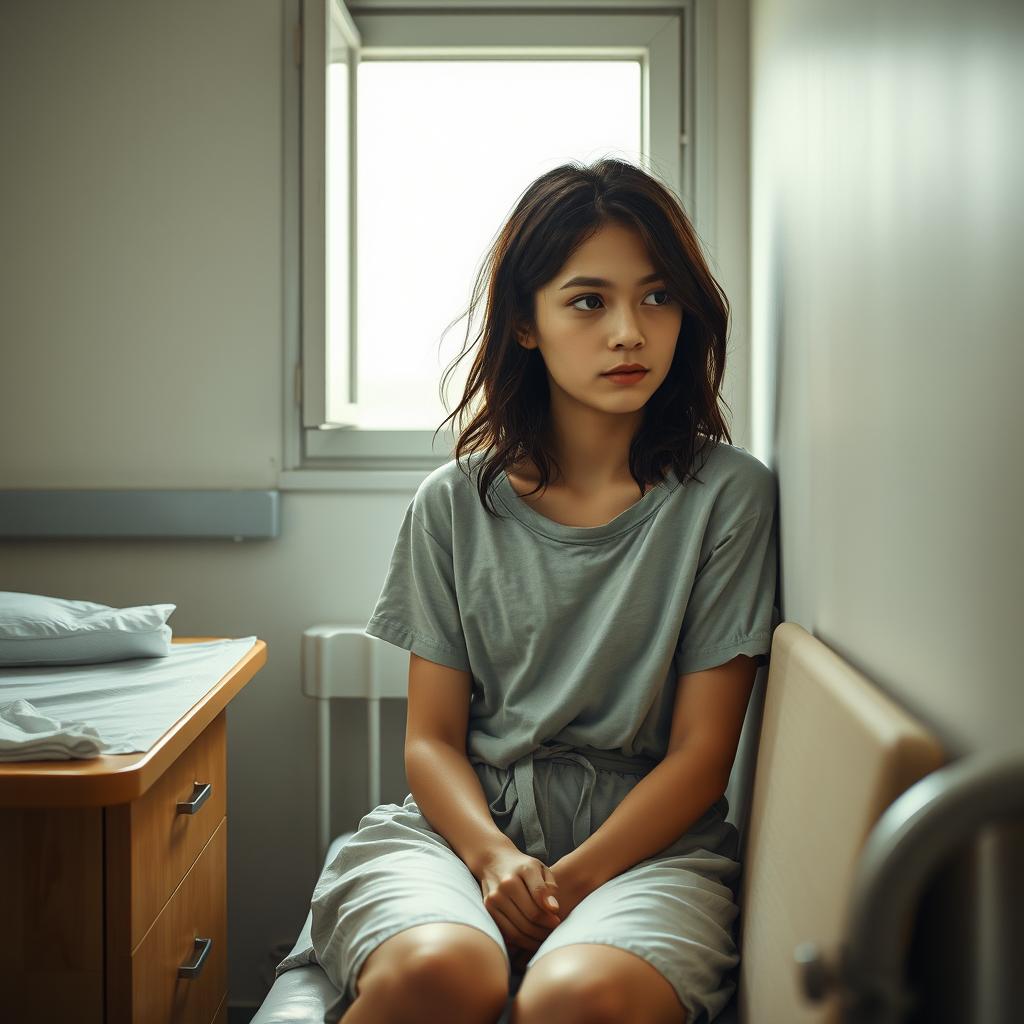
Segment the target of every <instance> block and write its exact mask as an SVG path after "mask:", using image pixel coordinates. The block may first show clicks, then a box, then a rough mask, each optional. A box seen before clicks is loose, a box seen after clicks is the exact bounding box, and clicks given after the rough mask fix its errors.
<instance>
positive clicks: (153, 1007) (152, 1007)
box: [131, 818, 228, 1024]
mask: <svg viewBox="0 0 1024 1024" xmlns="http://www.w3.org/2000/svg"><path fill="white" fill-rule="evenodd" d="M227 831H228V823H227V818H222V819H221V821H220V823H219V825H218V827H217V830H216V831H215V832H214V833H213V837H212V838H211V839H210V842H209V843H208V844H207V846H206V847H205V849H204V850H203V851H202V853H200V855H199V859H198V860H197V861H196V862H195V863H194V864H193V865H192V867H191V869H190V870H189V872H188V874H187V875H186V876H185V878H184V879H183V880H182V882H181V884H180V885H179V886H178V888H177V889H176V890H175V891H174V895H173V896H172V897H171V899H170V902H168V904H167V905H166V906H165V907H164V908H163V910H162V911H161V912H160V916H159V917H158V918H157V919H156V921H154V922H153V927H152V928H151V929H150V930H149V932H148V933H147V935H146V937H145V938H144V939H143V940H142V942H141V943H140V945H139V947H138V949H136V950H135V952H134V953H133V954H132V970H131V976H132V982H131V992H132V996H131V999H132V1008H131V1020H133V1021H140V1022H141V1021H145V1024H210V1022H211V1021H212V1020H213V1019H214V1016H215V1014H216V1013H217V1011H218V1010H219V1008H220V1006H221V1003H222V1002H223V1001H224V997H225V995H226V993H227V987H228V963H227V955H226V942H227V866H228V865H227ZM197 940H202V941H200V942H197ZM204 948H206V954H205V956H204V957H203V959H202V963H201V964H199V965H198V967H197V968H195V974H194V976H191V977H181V975H180V972H179V968H182V967H188V966H189V965H192V964H194V963H195V961H196V960H197V958H198V957H199V956H200V955H201V954H202V952H203V949H204Z"/></svg>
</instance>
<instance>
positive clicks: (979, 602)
mask: <svg viewBox="0 0 1024 1024" xmlns="http://www.w3.org/2000/svg"><path fill="white" fill-rule="evenodd" d="M893 6H894V5H893ZM826 10H827V12H828V16H827V17H826V16H825V12H826ZM971 10H972V11H973V13H971V14H970V19H971V20H970V21H967V20H966V19H967V17H968V15H967V14H965V13H964V12H963V11H961V10H960V9H959V8H958V7H956V6H955V5H954V4H953V3H952V2H949V0H946V2H943V3H941V4H933V5H931V7H930V12H931V13H930V14H929V18H928V22H927V24H926V25H918V24H914V23H912V22H910V21H908V20H907V19H908V18H909V15H908V14H906V13H904V14H900V13H899V11H897V10H894V9H893V7H891V6H890V5H888V4H883V3H874V4H868V5H863V4H862V5H837V4H830V5H828V6H827V8H826V7H825V6H824V5H820V4H818V5H815V4H812V3H810V2H804V3H800V2H797V0H792V2H783V0H766V2H762V0H755V2H754V4H753V5H752V8H751V12H750V13H751V23H750V26H749V27H750V37H749V39H748V35H747V31H748V25H747V14H748V5H747V3H746V2H745V0H728V2H726V0H720V2H719V3H718V4H716V20H717V28H718V34H717V39H716V42H715V51H716V74H715V80H716V83H717V88H718V99H717V109H718V113H719V117H720V121H719V124H718V126H717V136H716V150H717V158H718V167H719V178H718V186H717V197H716V202H717V208H716V237H717V239H718V244H717V247H716V250H715V251H713V252H712V253H711V255H712V261H713V265H714V268H715V270H716V272H717V273H718V275H719V277H720V280H721V281H722V284H723V287H724V288H725V290H726V293H727V294H728V295H729V297H730V300H731V301H732V303H733V334H732V337H731V341H730V359H731V360H732V362H731V364H730V366H729V371H728V377H727V382H726V397H727V399H728V401H729V403H730V405H731V407H732V408H733V410H734V416H733V419H732V424H733V427H734V440H735V441H736V442H737V443H739V444H742V445H744V446H745V447H749V448H750V449H751V450H752V451H754V452H755V454H757V455H759V456H760V457H761V458H762V459H763V460H764V461H765V462H767V463H769V464H770V465H772V466H773V467H774V468H775V469H776V470H777V471H778V473H779V476H780V485H781V513H782V525H781V543H782V589H783V613H784V615H785V617H786V618H788V619H791V620H796V621H799V622H800V623H801V624H802V625H804V626H805V627H806V628H807V629H809V630H811V631H812V632H814V633H815V634H817V635H818V636H819V637H821V638H822V639H823V640H824V641H825V642H827V643H829V644H830V646H832V647H834V648H835V649H836V650H837V651H839V653H841V654H842V655H843V656H844V657H846V658H847V659H848V660H850V661H851V662H852V663H853V664H854V665H856V666H857V667H858V668H860V669H862V670H863V671H865V672H866V673H867V674H868V675H869V676H870V677H871V678H873V679H875V680H876V681H877V682H878V684H879V685H880V686H881V687H882V688H883V689H885V690H886V691H887V692H889V693H891V694H892V695H893V696H895V697H896V699H897V700H899V701H900V702H901V703H902V704H904V705H905V706H907V707H908V708H909V709H910V710H911V711H912V712H913V713H914V714H916V715H917V716H919V717H920V718H921V719H923V720H924V721H925V722H927V723H928V724H929V725H931V727H932V728H934V729H935V731H936V732H937V733H938V734H939V735H940V737H941V738H942V739H943V740H944V741H945V742H946V743H947V744H948V746H949V747H950V750H951V751H952V752H953V753H954V754H961V753H966V752H969V751H971V750H976V749H982V748H988V747H992V746H1010V745H1011V744H1016V745H1017V746H1019V745H1020V742H1021V739H1020V731H1019V724H1018V723H1019V722H1020V721H1021V718H1022V710H1024V709H1022V702H1024V701H1022V697H1021V690H1020V688H1019V687H1018V686H1016V685H1015V684H1016V677H1015V675H1014V673H1013V672H1012V670H1011V669H1012V666H1011V663H1010V645H1011V638H1012V637H1013V635H1014V632H1013V629H1014V627H1015V626H1016V622H1015V621H1014V620H1015V618H1016V616H1015V613H1016V612H1017V611H1019V608H1020V600H1019V587H1017V588H1012V587H1011V584H1012V583H1013V582H1014V577H1015V575H1016V574H1019V569H1020V566H1021V558H1020V554H1021V546H1020V540H1019V536H1018V534H1016V533H1015V532H1014V531H1012V530H1011V525H1012V522H1014V521H1015V520H1016V518H1017V516H1016V509H1017V507H1018V506H1019V504H1020V498H1021V485H1020V474H1019V471H1018V469H1017V462H1018V461H1019V457H1018V456H1017V453H1016V451H1015V444H1014V442H1016V441H1017V439H1018V438H1019V437H1020V433H1021V432H1020V426H1021V423H1020V414H1019V413H1018V412H1016V411H1014V410H1013V409H1012V407H1011V405H1010V398H1011V394H1012V391H1013V390H1015V389H1016V387H1017V386H1018V382H1019V380H1020V379H1021V373H1020V371H1021V369H1022V366H1021V349H1020V347H1019V345H1018V344H1017V341H1018V339H1017V337H1016V334H1017V333H1018V332H1017V329H1016V327H1015V325H1016V324H1017V323H1019V314H1020V306H1021V299H1020V292H1019V290H1016V289H1011V279H1010V274H1011V272H1012V268H1013V265H1014V263H1013V256H1014V253H1013V252H1011V249H1010V241H1011V237H1012V232H1013V231H1014V228H1015V227H1016V228H1017V229H1018V233H1019V224H1020V212H1021V206H1020V200H1019V198H1018V195H1017V193H1016V192H1015V191H1011V180H1013V178H1016V179H1020V178H1021V173H1020V170H1021V168H1020V149H1019V148H1018V149H1016V150H1014V151H1011V149H1010V148H1009V147H1010V146H1013V145H1018V146H1019V143H1017V142H1016V133H1015V132H1014V131H1013V130H1012V129H1013V126H1012V124H1011V112H1010V102H1011V96H1012V95H1013V89H1012V86H1013V84H1014V83H1011V82H1010V77H1011V73H1012V72H1011V61H1010V52H1011V51H1010V48H1011V46H1012V45H1013V44H1014V43H1017V44H1018V45H1019V27H1020V26H1019V23H1018V24H1015V25H1013V26H1010V25H1006V26H1004V28H1003V30H1002V31H999V30H998V29H999V26H997V25H996V24H995V22H996V20H997V19H998V18H1001V19H1002V20H1003V21H1008V20H1009V12H1010V10H1011V5H1010V4H1006V5H1003V6H1001V7H996V6H995V5H993V4H988V5H984V4H978V5H973V7H972V8H971ZM0 19H2V22H0V76H2V77H0V86H2V87H0V127H2V128H3V137H4V139H5V144H6V145H5V153H4V157H3V161H2V164H0V168H2V169H0V174H2V186H3V188H2V193H0V194H2V195H3V203H4V217H3V222H4V231H3V233H2V235H0V259H2V263H3V267H4V273H3V274H2V275H0V344H2V346H3V351H2V355H3V361H2V366H3V373H2V374H0V487H5V488H14V487H17V488H21V487H39V488H46V487H96V488H102V487H183V488H184V487H233V486H234V487H273V486H275V485H276V483H277V473H278V471H279V469H280V465H281V451H282V416H283V408H282V406H283V401H282V395H283V393H284V390H285V389H284V386H283V385H284V381H283V378H282V372H283V371H282V364H283V352H282V331H283V277H284V268H283V264H282V218H283V203H284V197H283V188H282V160H283V153H284V148H283V135H282V129H283V122H282V118H283V111H282V92H283V79H282V75H283V73H284V66H283V59H282V54H283V51H284V48H285V25H284V16H283V13H282V6H281V4H280V3H279V2H278V0H219V2H217V3H212V4H211V3H208V2H200V0H189V2H182V3H179V4H174V5H167V4H158V3H156V2H154V0H145V2H136V3H126V2H122V3H116V2H112V0H108V2H99V0H95V2H92V3H90V4H88V5H85V4H79V3H76V2H73V0H60V2H50V3H46V4H20V5H15V4H13V3H8V4H5V5H4V6H3V8H2V11H0ZM983 23H984V24H985V25H987V30H983ZM1011 30H1016V31H1017V36H1016V37H1014V34H1013V31H1011ZM748 44H749V55H750V59H751V63H750V68H751V77H750V79H749V81H748V60H747V55H748ZM968 44H970V45H968ZM1016 86H1017V91H1018V93H1019V91H1020V90H1019V86H1020V82H1019V80H1018V82H1017V83H1016ZM748 88H749V94H748ZM748 95H749V99H750V106H749V124H748ZM1018 120H1019V119H1018ZM748 128H749V130H750V131H751V132H752V135H751V136H750V139H749V142H750V148H749V150H748ZM748 158H749V161H750V164H751V169H752V174H751V177H750V178H749V179H748V177H747V175H746V170H745V168H746V166H747V162H748ZM1011 164H1013V165H1014V167H1013V168H1012V169H1015V170H1016V171H1017V174H1016V175H1015V176H1013V178H1012V177H1011V173H1010V171H1011ZM748 189H749V192H748ZM748 204H749V205H748ZM748 212H749V216H748ZM748 273H749V275H750V276H749V277H748ZM288 412H289V414H290V410H288ZM411 494H412V491H411V490H410V491H409V492H407V493H401V492H393V493H383V492H380V493H377V492H372V491H358V492H340V491H339V492H329V491H325V492H289V493H286V494H285V495H283V501H282V509H281V521H282V534H281V537H280V538H279V539H277V540H275V541H269V542H259V543H247V544H232V543H221V542H214V541H206V542H198V541H197V542H152V541H131V542H107V541H90V542H83V541H71V540H67V541H45V542H44V541H39V542H31V543H16V544H15V543H0V589H8V590H25V591H32V592H37V593H50V594H58V595H62V596H68V597H78V598H83V599H91V600H97V601H103V602H105V603H109V604H116V605H130V604H137V603H152V602H158V601H171V602H174V603H176V604H177V605H178V610H177V611H176V612H175V613H174V615H173V617H172V619H171V625H172V627H173V628H174V631H175V634H176V635H179V636H187V635H205V636H212V635H223V636H243V635H249V634H256V635H258V636H260V637H261V638H263V639H264V640H266V641H267V644H268V654H269V660H268V664H267V666H266V667H265V668H264V670H263V671H262V672H260V673H259V674H258V675H257V676H256V678H255V680H254V681H253V682H252V683H251V684H250V685H249V686H248V687H247V688H246V689H245V690H243V692H242V694H241V695H240V696H239V697H238V698H237V699H236V700H235V701H234V702H233V704H232V706H231V710H230V712H229V722H228V725H229V738H228V746H229V755H228V760H229V766H228V767H229V794H230V800H229V808H228V817H229V827H230V831H229V892H228V902H229V942H230V994H229V998H230V1001H231V1002H232V1003H234V1004H239V1003H244V1002H256V1001H258V1000H259V998H260V997H261V994H262V979H261V977H260V972H261V970H263V971H266V970H267V967H268V965H269V959H268V957H267V951H268V949H269V948H270V947H271V946H272V945H274V944H275V943H280V942H286V941H287V942H290V941H292V940H293V939H294V937H295V935H296V933H297V931H298V928H299V926H300V924H301V922H302V918H303V917H304V916H305V912H306V909H307V906H308V899H309V894H310V891H311V888H312V885H313V882H314V880H315V878H316V874H317V871H318V867H319V865H318V863H317V860H316V855H315V851H314V836H313V830H314V808H313V800H312V793H313V778H314V776H313V767H314V766H313V762H312V756H311V751H312V745H313V742H314V736H315V710H314V707H313V705H312V702H310V701H308V700H306V699H305V698H303V697H302V696H301V695H300V693H299V680H298V672H299V643H300V636H301V633H302V630H303V629H304V628H305V627H306V626H309V625H312V624H314V623H318V622H342V623H350V624H362V623H365V621H366V618H367V616H368V615H369V612H370V609H371V608H372V606H373V603H374V601H375V599H376V597H377V594H378V592H379V589H380V585H381V583H382V581H383V575H384V571H385V569H386V567H387V562H388V559H389V556H390V552H391V547H392V544H393V542H394V537H395V533H396V531H397V527H398V525H399V523H400V521H401V516H402V512H403V511H404V508H405V506H406V504H407V503H408V500H409V498H410V497H411ZM1015 599H1016V600H1015ZM385 726H386V731H387V736H386V749H385V757H386V760H389V763H390V775H389V776H386V777H385V786H384V791H383V794H382V798H383V799H384V800H399V801H400V800H401V798H402V796H403V795H404V792H405V781H404V778H403V776H402V772H401V763H400V762H401V742H402V730H403V728H404V718H403V705H402V704H401V702H392V703H391V704H390V706H388V707H387V708H386V709H385ZM364 729H365V721H364V718H363V708H362V706H361V705H360V704H359V703H353V704H351V705H342V707H341V708H339V712H338V714H336V716H335V743H336V748H335V749H336V750H338V751H340V752H341V753H340V755H339V758H338V761H339V762H340V763H341V764H342V765H344V766H345V768H344V769H343V770H340V771H339V772H338V773H337V774H336V776H335V778H336V781H339V782H341V783H342V784H341V785H339V787H338V789H339V793H338V805H337V808H336V812H337V813H336V820H335V825H336V828H338V829H341V828H349V827H353V826H354V824H355V823H356V821H357V820H358V818H359V816H360V815H361V814H362V813H364V811H365V810H366V808H365V806H364V803H365V792H366V775H365V769H364V765H365V759H366V747H365V738H364ZM336 763H337V762H336ZM348 766H351V770H348ZM935 1019H939V1018H935Z"/></svg>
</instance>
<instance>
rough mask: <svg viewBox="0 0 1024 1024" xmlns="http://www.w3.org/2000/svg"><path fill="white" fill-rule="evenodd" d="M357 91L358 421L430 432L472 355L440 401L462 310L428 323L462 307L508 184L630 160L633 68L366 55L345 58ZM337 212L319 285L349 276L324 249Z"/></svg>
mask: <svg viewBox="0 0 1024 1024" xmlns="http://www.w3.org/2000/svg"><path fill="white" fill-rule="evenodd" d="M328 83H329V90H330V93H329V96H328V110H329V111H332V112H337V111H343V110H344V109H345V97H344V93H343V91H342V90H343V89H344V80H343V75H338V76H329V79H328ZM357 95H358V100H357V102H358V110H357V132H358V143H357V158H356V159H357V171H356V173H357V195H356V202H357V234H358V238H357V255H356V259H357V268H358V273H357V277H358V293H357V294H358V302H357V316H358V325H357V330H356V337H355V345H356V349H357V358H356V361H357V367H358V376H357V386H358V391H357V399H358V403H359V407H360V415H359V425H360V427H362V428H365V429H376V430H389V429H391V430H418V429H430V430H433V429H434V428H436V427H437V426H438V425H439V424H440V422H441V421H442V420H443V419H444V418H445V416H447V415H448V412H449V411H450V410H451V409H453V408H454V407H455V405H456V404H457V403H458V401H459V399H460V397H461V395H462V389H463V386H464V384H465V379H466V374H467V373H468V370H469V365H470V363H471V362H472V358H473V353H470V354H469V355H467V356H465V357H464V358H463V360H462V362H461V363H460V364H459V366H458V368H457V371H456V373H455V375H453V377H452V378H451V380H450V382H449V385H448V390H447V399H448V409H445V407H444V405H443V404H442V401H441V397H440V393H439V386H440V380H441V375H442V373H443V372H444V369H445V367H446V366H447V365H448V363H449V362H451V360H452V359H453V358H454V357H455V356H456V355H457V354H458V352H459V351H460V350H461V348H462V344H463V341H464V339H465V336H466V328H467V324H466V319H465V317H463V318H462V319H461V320H459V321H458V323H455V324H454V325H453V326H452V327H451V328H450V329H449V330H448V333H447V334H445V335H444V338H443V339H442V333H443V332H444V331H445V328H446V327H448V325H449V324H450V323H451V322H452V321H454V320H455V319H456V318H457V317H459V316H461V315H462V314H463V313H464V312H465V310H466V307H467V305H468V302H469V299H470V294H471V290H472V287H473V281H474V279H475V275H476V273H477V270H478V268H479V266H480V263H481V260H482V259H483V256H484V254H485V252H486V250H487V249H488V247H489V246H490V244H491V242H492V240H493V237H494V235H495V233H496V232H497V231H498V229H499V228H500V226H501V224H502V223H503V221H504V220H505V218H506V217H507V216H508V214H509V213H510V212H511V209H512V206H513V205H514V203H515V201H516V198H517V197H518V196H519V194H520V193H521V192H522V191H523V189H525V188H526V186H527V185H528V184H529V183H530V182H531V181H532V180H533V179H534V178H536V177H537V176H538V175H539V174H542V173H543V172H544V171H545V170H549V169H550V168H552V167H555V166H557V165H558V164H561V163H564V162H566V161H567V160H582V161H586V162H590V161H592V160H595V159H597V158H599V157H602V156H617V157H619V158H621V159H625V160H629V161H632V162H639V161H640V159H641V152H640V147H641V117H640V115H641V95H640V64H639V62H637V61H634V60H594V61H575V60H574V61H559V60H545V61H535V60H500V61H484V60H481V61H474V60H469V61H445V60H438V61H427V60H410V61H385V60H381V61H377V60H368V61H365V62H363V63H361V64H360V65H359V67H358V88H357ZM331 116H332V117H333V116H335V115H334V114H333V113H332V115H331ZM338 116H340V115H338ZM329 120H330V118H329ZM328 132H329V134H330V127H328ZM342 135H343V133H342V132H340V131H339V132H337V134H336V135H335V136H334V137H336V138H337V137H340V136H342ZM347 159H348V157H347V153H346V152H345V151H344V150H343V149H335V148H334V147H333V146H332V147H329V150H328V172H327V173H328V196H330V194H331V193H333V194H334V196H343V195H345V194H346V190H347V176H346V174H345V171H346V167H345V166H344V165H345V163H346V161H347ZM336 205H337V204H334V205H332V204H331V203H330V202H329V203H328V208H329V210H331V211H334V210H335V208H336ZM337 217H338V219H337V225H338V230H337V233H336V238H337V243H336V244H335V243H332V238H333V237H335V231H334V230H333V227H334V225H335V223H336V221H335V217H334V216H332V215H331V214H329V216H328V238H327V262H328V267H329V268H330V270H329V273H328V283H329V284H328V287H329V291H333V290H334V288H335V287H340V286H339V285H336V284H334V283H333V282H334V281H336V280H339V279H337V278H336V277H335V274H336V273H344V274H347V273H348V269H347V268H348V264H347V260H346V259H345V257H344V255H343V254H342V253H340V252H338V251H336V250H338V249H341V248H343V247H344V245H345V242H344V237H345V232H344V221H343V211H342V210H337ZM328 309H329V311H330V316H329V321H328V322H329V330H328V338H329V341H328V346H329V349H330V348H333V347H336V343H335V342H334V341H332V340H331V339H332V338H333V337H334V336H335V335H338V336H339V337H344V334H338V331H336V330H335V329H333V328H332V326H330V325H331V324H332V322H335V321H337V319H338V317H339V308H338V307H337V306H334V305H332V303H331V299H330V296H328ZM341 309H342V310H343V312H344V315H345V316H347V310H345V309H344V307H341ZM482 314H483V309H482V308H480V309H479V310H478V320H479V316H482ZM478 328H479V322H478V321H477V322H475V323H474V324H473V325H472V331H471V333H470V339H471V340H472V338H473V337H474V335H475V334H476V331H477V330H478ZM342 351H343V349H342ZM338 363H339V358H338V353H337V352H336V353H333V354H332V353H331V351H328V357H327V365H328V372H329V373H330V374H331V383H332V384H337V383H338V380H339V377H338V374H344V372H345V371H344V369H343V368H341V367H339V366H338ZM451 426H452V425H449V427H451Z"/></svg>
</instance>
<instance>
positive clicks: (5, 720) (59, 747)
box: [0, 700, 109, 761]
mask: <svg viewBox="0 0 1024 1024" xmlns="http://www.w3.org/2000/svg"><path fill="white" fill-rule="evenodd" d="M108 746H109V744H108V743H107V742H106V741H105V740H104V739H103V737H102V736H100V734H99V733H98V732H97V731H96V729H94V728H93V727H92V726H91V725H87V724H86V723H85V722H62V721H60V720H58V719H56V718H48V717H47V716H46V715H44V714H42V712H40V711H39V709H38V708H35V707H33V706H32V705H31V704H30V703H29V702H28V701H27V700H15V701H11V702H10V703H9V704H3V705H0V761H66V760H69V759H71V758H87V757H99V755H100V754H102V753H103V751H104V750H105V749H106V748H107V747H108Z"/></svg>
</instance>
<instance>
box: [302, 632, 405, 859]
mask: <svg viewBox="0 0 1024 1024" xmlns="http://www.w3.org/2000/svg"><path fill="white" fill-rule="evenodd" d="M302 692H303V693H304V694H305V695H306V696H307V697H313V698H314V699H316V700H317V701H319V703H318V705H317V742H316V765H317V830H316V841H317V863H318V864H319V863H323V859H324V856H325V854H326V853H327V847H328V846H329V845H330V842H331V839H332V836H331V834H330V831H331V749H330V743H331V705H330V701H331V700H332V699H333V698H334V697H362V698H364V699H365V700H366V702H367V728H368V732H369V735H368V736H367V746H368V750H369V764H368V768H369V771H368V777H369V780H370V781H369V793H368V794H367V796H368V800H369V804H368V806H367V811H370V810H372V809H373V808H374V807H376V806H377V805H378V804H379V803H380V802H381V799H380V788H381V770H380V768H381V766H380V748H381V733H380V701H381V698H383V697H401V698H403V699H405V698H406V697H407V696H408V692H409V652H408V651H403V650H402V649H401V648H400V647H396V646H395V645H394V644H389V643H387V642H385V641H384V640H378V639H377V638H376V637H373V636H369V635H368V634H366V633H364V632H363V627H362V626H338V625H323V626H310V627H309V629H306V630H304V631H303V634H302Z"/></svg>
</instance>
